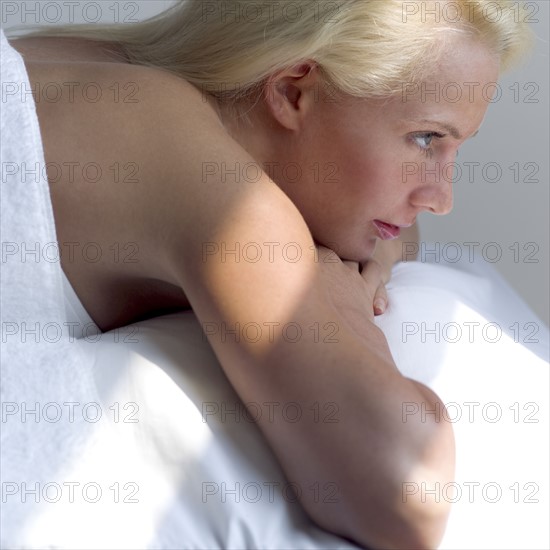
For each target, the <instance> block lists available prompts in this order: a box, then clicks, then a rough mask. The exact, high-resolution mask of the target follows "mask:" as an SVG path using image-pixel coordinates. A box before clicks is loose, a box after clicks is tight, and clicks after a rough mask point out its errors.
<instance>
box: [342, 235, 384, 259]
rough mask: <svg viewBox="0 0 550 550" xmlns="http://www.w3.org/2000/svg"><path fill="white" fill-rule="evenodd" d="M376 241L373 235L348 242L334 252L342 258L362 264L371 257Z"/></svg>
mask: <svg viewBox="0 0 550 550" xmlns="http://www.w3.org/2000/svg"><path fill="white" fill-rule="evenodd" d="M376 241H377V239H376V238H375V237H373V238H371V239H366V240H363V242H355V243H349V244H348V245H347V246H343V247H341V249H340V250H335V252H336V254H338V256H339V257H340V259H342V260H347V261H351V262H358V263H360V264H363V263H365V262H368V261H369V260H370V259H371V258H372V256H373V254H374V250H375V248H376Z"/></svg>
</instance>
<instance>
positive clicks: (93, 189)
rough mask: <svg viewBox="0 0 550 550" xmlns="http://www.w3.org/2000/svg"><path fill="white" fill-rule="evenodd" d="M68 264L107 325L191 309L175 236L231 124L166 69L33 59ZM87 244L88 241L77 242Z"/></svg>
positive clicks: (96, 316)
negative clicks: (195, 165) (213, 146)
mask: <svg viewBox="0 0 550 550" xmlns="http://www.w3.org/2000/svg"><path fill="white" fill-rule="evenodd" d="M25 63H26V66H27V70H28V74H29V80H30V82H31V86H32V88H33V90H34V94H33V95H34V98H35V103H36V108H37V114H38V119H39V123H40V129H41V134H42V140H43V146H44V155H45V161H46V163H47V167H48V180H49V184H50V196H51V199H52V206H53V210H54V217H55V222H56V230H57V237H58V241H59V243H60V247H61V258H62V267H63V270H64V271H65V273H66V275H67V277H68V278H69V280H70V281H71V283H72V285H73V287H74V288H75V290H76V292H77V294H78V296H79V298H80V299H81V301H82V303H83V305H84V307H85V308H86V309H87V310H88V312H89V314H90V315H91V316H92V318H93V319H94V321H96V323H97V324H98V325H99V326H100V327H101V328H102V329H104V330H107V329H110V328H114V327H116V326H122V325H125V324H128V323H130V322H133V321H135V320H137V319H139V318H142V317H143V316H148V315H149V314H158V313H160V312H163V311H166V310H173V309H178V308H188V307H189V302H188V300H187V298H186V296H185V292H183V291H182V288H181V286H179V284H175V283H176V282H175V281H174V280H173V279H171V277H170V273H169V269H168V268H167V258H168V252H167V242H168V239H167V236H169V235H171V236H175V235H178V234H179V232H180V227H179V222H178V220H183V219H186V217H187V213H188V210H190V209H192V208H193V207H194V206H193V203H192V201H190V200H183V197H185V196H186V195H188V193H187V192H186V189H188V188H189V187H190V186H193V185H194V179H193V178H194V177H195V176H194V174H191V173H190V172H189V170H188V169H187V166H189V164H190V162H191V161H192V160H194V161H198V159H199V158H200V156H201V155H202V152H201V146H200V145H199V144H200V143H204V142H208V141H210V142H212V143H216V142H218V141H219V136H221V134H222V133H223V131H224V130H223V127H222V126H221V124H220V123H219V119H218V118H217V115H216V113H215V111H214V110H213V109H212V107H211V105H210V104H209V102H208V101H205V100H204V98H203V97H202V94H201V93H200V92H199V91H198V90H196V89H195V88H194V87H193V86H191V85H190V84H188V83H187V82H186V81H184V80H183V79H182V78H179V77H177V76H175V75H171V74H168V73H166V72H165V71H161V70H158V69H153V68H147V67H140V66H133V65H128V64H117V63H102V62H98V63H90V62H71V63H60V62H51V63H50V62H48V61H28V60H25ZM75 243H76V244H75Z"/></svg>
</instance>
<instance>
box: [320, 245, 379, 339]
mask: <svg viewBox="0 0 550 550" xmlns="http://www.w3.org/2000/svg"><path fill="white" fill-rule="evenodd" d="M318 257H319V265H320V266H321V270H322V279H323V282H324V287H325V290H326V292H327V294H328V297H329V300H330V301H331V303H332V304H333V306H334V307H335V308H336V309H337V310H338V312H339V313H340V315H342V317H343V318H344V319H346V321H348V323H349V325H350V326H351V327H352V328H353V329H354V331H355V332H356V333H358V334H360V335H363V334H364V331H365V329H366V327H367V326H368V325H369V324H371V323H372V322H373V321H374V313H375V308H374V306H373V304H374V301H375V300H376V299H380V298H381V297H382V298H384V297H386V295H385V287H384V285H385V283H386V282H387V280H388V276H387V273H386V271H385V270H384V269H383V268H382V266H381V265H380V264H379V263H378V261H377V260H371V261H369V262H368V263H367V264H365V266H364V268H363V270H362V271H361V270H360V267H361V266H360V265H359V263H358V262H353V261H342V260H341V259H340V258H339V257H338V256H337V255H336V253H335V252H334V251H332V250H330V249H328V248H325V247H323V246H318ZM386 300H387V297H386Z"/></svg>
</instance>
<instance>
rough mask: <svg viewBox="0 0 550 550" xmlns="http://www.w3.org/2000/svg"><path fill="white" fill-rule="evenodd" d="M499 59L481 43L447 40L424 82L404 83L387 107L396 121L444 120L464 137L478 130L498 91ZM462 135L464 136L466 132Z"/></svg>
mask: <svg viewBox="0 0 550 550" xmlns="http://www.w3.org/2000/svg"><path fill="white" fill-rule="evenodd" d="M498 76H499V60H498V58H497V57H495V56H494V55H493V54H492V53H491V52H490V51H489V50H488V48H486V47H485V46H483V45H482V44H481V43H479V42H478V41H477V40H472V39H471V38H470V39H468V38H467V37H464V36H459V37H455V38H451V39H450V40H447V41H446V43H445V45H444V46H443V47H442V51H441V54H440V56H439V59H438V61H437V62H435V63H434V64H433V66H432V67H428V70H427V71H426V77H425V78H424V79H423V80H422V81H420V82H404V83H403V86H402V89H401V91H400V93H399V94H398V95H397V96H396V97H394V98H392V100H391V101H390V102H389V103H388V104H387V107H388V111H387V114H388V113H391V114H390V116H392V117H393V118H395V120H399V121H402V120H413V121H419V122H420V121H423V120H427V119H429V120H433V119H434V118H435V119H436V120H442V121H444V122H445V121H446V122H447V123H449V124H452V125H453V126H455V127H457V128H462V132H464V134H470V133H472V132H473V131H475V130H476V129H477V127H478V126H479V124H481V121H482V119H483V116H484V114H485V111H486V109H487V107H488V105H489V103H490V102H491V100H492V98H493V95H494V93H495V91H496V89H497V85H496V82H497V80H498ZM462 132H461V133H462Z"/></svg>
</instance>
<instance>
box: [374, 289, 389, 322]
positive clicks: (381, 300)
mask: <svg viewBox="0 0 550 550" xmlns="http://www.w3.org/2000/svg"><path fill="white" fill-rule="evenodd" d="M387 307H388V293H387V292H386V285H384V284H381V285H380V286H379V287H378V288H377V289H376V293H375V294H374V300H373V310H374V314H375V315H382V313H384V312H385V311H386V309H387Z"/></svg>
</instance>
